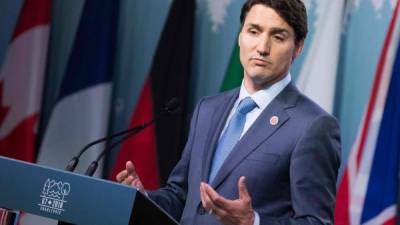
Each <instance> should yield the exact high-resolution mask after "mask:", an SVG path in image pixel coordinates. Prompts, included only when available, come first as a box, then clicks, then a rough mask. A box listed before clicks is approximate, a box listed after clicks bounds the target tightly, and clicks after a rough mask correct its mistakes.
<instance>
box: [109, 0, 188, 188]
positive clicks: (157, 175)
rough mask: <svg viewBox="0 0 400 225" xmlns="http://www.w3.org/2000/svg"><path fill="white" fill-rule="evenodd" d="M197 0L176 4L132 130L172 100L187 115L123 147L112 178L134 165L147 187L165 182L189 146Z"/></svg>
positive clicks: (164, 121)
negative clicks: (186, 136)
mask: <svg viewBox="0 0 400 225" xmlns="http://www.w3.org/2000/svg"><path fill="white" fill-rule="evenodd" d="M194 8H195V3H194V0H175V1H173V3H172V5H171V9H170V12H169V15H168V19H167V21H166V24H165V26H164V29H163V32H162V35H161V39H160V41H159V44H158V47H157V50H156V53H155V56H154V60H153V64H152V68H151V70H150V74H149V77H148V78H147V80H146V81H145V84H144V87H143V89H142V92H141V94H140V97H139V100H138V103H137V105H136V108H135V111H134V113H133V115H132V119H131V122H130V124H129V127H134V126H138V125H140V124H143V123H145V122H148V121H150V120H152V119H153V118H155V117H157V115H158V114H159V113H160V112H161V111H162V110H163V108H164V105H165V104H166V103H167V102H168V101H169V100H170V99H171V98H173V97H176V98H178V99H179V102H180V105H181V108H182V112H181V114H180V115H177V116H176V115H175V116H173V117H167V116H163V115H162V116H159V117H158V118H157V120H156V123H155V126H150V127H148V128H146V129H145V130H143V131H142V132H141V133H139V134H138V135H136V136H135V137H133V138H130V139H128V140H127V141H125V143H124V144H123V145H122V147H121V150H120V152H119V154H118V156H117V159H116V161H115V163H114V167H113V169H112V175H111V176H112V177H111V179H114V178H115V176H116V174H117V173H118V172H120V171H121V170H123V169H124V168H125V162H126V161H127V160H131V161H133V163H134V164H135V168H136V170H137V173H138V175H139V176H140V178H141V181H142V183H143V185H144V187H145V188H146V189H156V188H158V187H159V186H160V184H162V183H164V182H165V181H166V180H167V178H168V176H169V173H170V171H171V170H172V168H173V167H174V165H175V163H176V161H177V160H178V159H179V157H180V152H181V148H182V147H183V144H184V126H185V109H186V94H187V85H188V80H189V74H190V65H191V55H192V41H193V20H194Z"/></svg>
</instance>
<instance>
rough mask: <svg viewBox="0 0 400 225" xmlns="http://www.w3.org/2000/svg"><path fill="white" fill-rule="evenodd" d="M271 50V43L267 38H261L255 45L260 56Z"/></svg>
mask: <svg viewBox="0 0 400 225" xmlns="http://www.w3.org/2000/svg"><path fill="white" fill-rule="evenodd" d="M270 52H271V44H270V41H269V39H268V38H262V39H260V41H259V43H258V45H257V53H258V54H260V56H263V57H265V56H268V55H269V53H270Z"/></svg>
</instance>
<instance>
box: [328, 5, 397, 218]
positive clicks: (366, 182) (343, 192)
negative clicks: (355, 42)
mask: <svg viewBox="0 0 400 225" xmlns="http://www.w3.org/2000/svg"><path fill="white" fill-rule="evenodd" d="M399 2H400V1H397V5H396V8H395V9H394V11H393V17H392V20H391V23H390V26H389V30H388V33H387V36H386V39H385V42H384V46H383V49H382V53H381V56H380V60H379V64H378V67H377V71H376V75H375V80H374V83H373V87H372V92H371V96H370V99H369V103H368V107H367V111H366V112H365V115H364V118H363V122H362V124H361V128H360V132H359V134H358V137H357V140H356V142H355V144H354V147H353V149H352V152H351V153H350V156H349V160H348V163H347V168H346V170H345V172H344V175H343V178H342V182H341V184H340V187H339V191H338V196H337V206H336V210H335V224H338V225H339V224H340V225H358V224H365V225H392V224H393V225H394V224H395V223H396V222H395V221H396V208H397V190H398V179H399V178H398V171H399V169H398V164H399V159H398V157H399V154H398V152H399V150H400V101H399V96H400V50H399V46H400V45H399V42H400V17H399V10H400V5H399Z"/></svg>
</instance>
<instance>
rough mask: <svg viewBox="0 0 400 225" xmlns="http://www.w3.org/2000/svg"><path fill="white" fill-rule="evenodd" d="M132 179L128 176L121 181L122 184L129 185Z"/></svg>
mask: <svg viewBox="0 0 400 225" xmlns="http://www.w3.org/2000/svg"><path fill="white" fill-rule="evenodd" d="M133 180H134V178H133V177H132V176H128V177H127V178H125V180H123V181H122V184H126V185H131V184H132V182H133Z"/></svg>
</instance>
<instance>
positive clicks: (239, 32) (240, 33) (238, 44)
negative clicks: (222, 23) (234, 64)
mask: <svg viewBox="0 0 400 225" xmlns="http://www.w3.org/2000/svg"><path fill="white" fill-rule="evenodd" d="M241 34H242V31H240V32H239V35H238V39H237V41H238V46H239V48H240V37H241V36H242V35H241Z"/></svg>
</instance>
